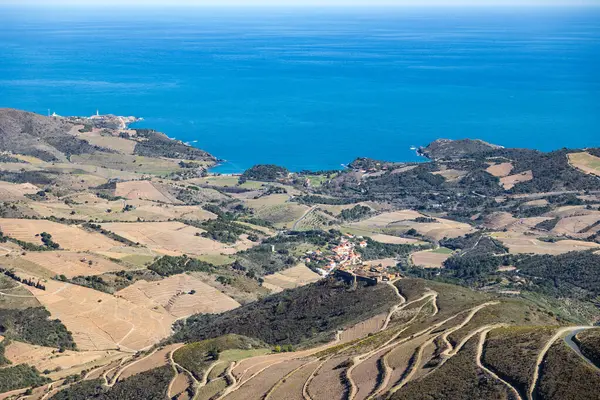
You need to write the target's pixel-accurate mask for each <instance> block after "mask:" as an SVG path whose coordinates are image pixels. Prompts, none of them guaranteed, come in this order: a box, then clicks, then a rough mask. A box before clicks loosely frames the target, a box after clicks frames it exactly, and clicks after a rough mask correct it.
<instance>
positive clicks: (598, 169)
mask: <svg viewBox="0 0 600 400" xmlns="http://www.w3.org/2000/svg"><path fill="white" fill-rule="evenodd" d="M568 157H569V163H570V164H571V165H572V166H573V167H575V168H577V169H579V170H581V171H583V172H585V173H586V174H592V175H596V176H600V158H598V157H596V156H593V155H591V154H590V153H587V152H582V153H571V154H569V155H568Z"/></svg>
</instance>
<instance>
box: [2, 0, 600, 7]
mask: <svg viewBox="0 0 600 400" xmlns="http://www.w3.org/2000/svg"><path fill="white" fill-rule="evenodd" d="M0 5H15V6H23V5H26V6H42V5H43V6H65V5H68V6H72V5H76V6H125V7H127V6H140V7H141V6H144V7H148V6H155V7H156V6H213V7H215V6H375V5H376V6H587V5H595V6H600V0H0Z"/></svg>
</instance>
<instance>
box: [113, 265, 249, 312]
mask: <svg viewBox="0 0 600 400" xmlns="http://www.w3.org/2000/svg"><path fill="white" fill-rule="evenodd" d="M115 296H117V297H119V298H123V299H126V300H128V301H130V302H131V303H133V304H136V305H139V306H141V307H145V308H147V309H154V308H155V307H157V306H160V307H161V308H164V309H165V310H167V312H169V314H171V315H173V316H174V317H175V318H182V317H186V316H189V315H192V314H199V313H220V312H224V311H228V310H232V309H234V308H237V307H239V306H240V304H239V303H238V302H237V301H235V300H233V299H232V298H231V297H229V296H227V295H225V294H223V293H221V292H220V291H218V290H217V289H215V288H214V287H212V286H209V285H207V284H206V283H204V282H202V281H201V280H200V279H197V278H194V277H193V276H190V275H187V274H179V275H173V276H170V277H168V278H166V279H163V280H160V281H156V282H146V281H137V282H135V283H134V284H133V285H131V286H129V287H126V288H125V289H122V290H119V291H118V292H117V293H115Z"/></svg>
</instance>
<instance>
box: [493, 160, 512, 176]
mask: <svg viewBox="0 0 600 400" xmlns="http://www.w3.org/2000/svg"><path fill="white" fill-rule="evenodd" d="M512 169H513V165H512V164H511V163H509V162H506V163H501V164H494V165H490V166H489V167H488V168H487V169H486V171H487V172H488V173H490V174H492V175H494V176H496V177H498V178H503V177H505V176H508V175H509V174H510V171H512Z"/></svg>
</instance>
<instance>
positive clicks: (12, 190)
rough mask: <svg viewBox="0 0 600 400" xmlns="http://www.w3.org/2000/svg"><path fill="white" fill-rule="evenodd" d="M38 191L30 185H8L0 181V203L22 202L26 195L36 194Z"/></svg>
mask: <svg viewBox="0 0 600 400" xmlns="http://www.w3.org/2000/svg"><path fill="white" fill-rule="evenodd" d="M39 190H40V189H39V188H38V187H37V186H35V185H32V184H31V183H19V184H17V183H10V182H1V181H0V201H24V200H27V198H26V197H25V196H24V195H26V194H34V193H37V192H38V191H39Z"/></svg>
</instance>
